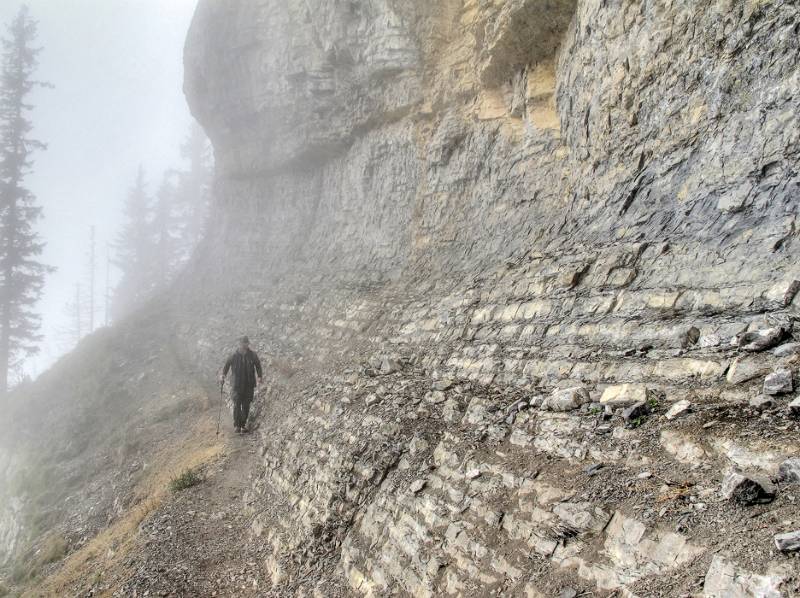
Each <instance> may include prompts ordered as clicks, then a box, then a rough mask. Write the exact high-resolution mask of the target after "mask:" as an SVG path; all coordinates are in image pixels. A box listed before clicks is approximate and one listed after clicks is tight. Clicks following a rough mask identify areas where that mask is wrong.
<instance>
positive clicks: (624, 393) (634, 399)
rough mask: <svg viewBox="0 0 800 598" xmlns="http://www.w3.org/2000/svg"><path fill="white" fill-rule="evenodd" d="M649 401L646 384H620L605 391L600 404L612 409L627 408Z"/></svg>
mask: <svg viewBox="0 0 800 598" xmlns="http://www.w3.org/2000/svg"><path fill="white" fill-rule="evenodd" d="M646 401H647V387H646V386H645V385H644V384H618V385H616V386H609V387H608V388H606V389H605V390H604V391H603V395H602V396H601V397H600V403H602V404H603V405H611V406H612V407H626V406H629V405H633V404H635V403H641V402H646Z"/></svg>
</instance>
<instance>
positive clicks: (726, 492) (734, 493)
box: [720, 471, 775, 505]
mask: <svg viewBox="0 0 800 598" xmlns="http://www.w3.org/2000/svg"><path fill="white" fill-rule="evenodd" d="M720 493H721V494H722V498H723V499H725V500H731V501H734V502H738V503H740V504H743V505H753V504H761V503H768V502H771V501H772V500H773V499H774V498H775V487H774V486H773V485H772V483H771V482H769V480H766V479H762V478H761V477H758V476H753V475H749V474H747V475H746V474H743V473H740V472H738V471H731V472H729V473H728V475H726V476H725V479H724V480H723V481H722V489H721V491H720Z"/></svg>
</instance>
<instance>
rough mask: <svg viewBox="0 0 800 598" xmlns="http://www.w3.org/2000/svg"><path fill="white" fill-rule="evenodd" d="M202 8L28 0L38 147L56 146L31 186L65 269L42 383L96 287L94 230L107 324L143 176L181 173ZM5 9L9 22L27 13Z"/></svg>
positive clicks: (48, 330) (11, 0) (171, 0)
mask: <svg viewBox="0 0 800 598" xmlns="http://www.w3.org/2000/svg"><path fill="white" fill-rule="evenodd" d="M196 2H197V0H28V2H27V4H28V6H29V7H30V10H31V14H32V16H33V17H34V18H35V19H36V20H38V21H39V45H40V46H42V47H43V51H42V53H41V55H40V69H39V78H40V79H42V80H45V81H48V82H50V83H52V84H53V85H54V86H55V88H54V89H44V90H40V91H37V93H36V96H35V98H34V103H35V104H36V109H35V111H34V114H33V121H34V125H35V127H36V128H35V136H36V137H37V138H38V139H40V140H41V141H44V142H45V143H47V144H48V145H49V148H48V150H47V151H46V152H42V153H40V154H38V155H37V156H36V165H35V173H34V174H33V175H32V176H31V177H30V179H29V181H28V183H29V186H30V187H31V188H32V189H33V191H34V192H35V193H36V194H37V196H38V200H39V203H40V204H41V205H42V206H43V208H44V219H43V220H42V221H41V222H40V224H39V231H40V232H41V234H42V236H43V238H44V240H45V241H46V242H47V248H46V250H45V255H44V260H43V261H45V262H46V263H48V264H50V265H53V266H56V267H57V268H58V271H57V272H56V273H55V274H52V275H51V276H50V277H49V278H48V281H47V285H46V287H45V294H44V298H43V300H42V303H41V311H42V313H43V315H44V320H43V326H42V333H43V334H44V335H45V341H44V344H43V346H42V353H41V355H40V356H38V357H36V358H33V359H32V360H31V362H30V363H29V364H28V367H27V368H26V369H27V370H28V371H29V372H31V373H34V374H38V373H40V372H41V371H42V369H43V368H45V367H47V366H48V365H49V364H51V363H52V362H53V360H54V359H55V358H56V357H57V356H58V354H59V352H60V350H61V345H62V343H61V342H60V339H59V335H58V330H60V329H62V328H63V327H64V325H65V321H66V316H65V315H64V305H65V304H66V303H67V302H69V301H70V300H72V298H73V297H74V294H75V283H76V282H77V281H79V280H81V281H82V284H84V285H85V281H86V279H87V277H88V265H87V258H86V255H87V253H88V237H89V227H90V226H91V225H96V227H97V249H98V262H99V263H98V266H99V267H98V271H97V276H98V283H99V284H98V287H99V288H98V289H97V297H96V300H95V301H96V303H97V304H98V305H99V308H100V309H99V311H98V313H97V315H96V317H95V321H96V322H99V323H102V321H103V313H102V307H103V293H104V288H103V285H104V281H105V257H106V249H105V247H106V242H107V241H110V240H112V239H113V238H114V237H115V235H116V232H117V229H118V227H119V224H120V213H121V207H122V203H123V201H124V198H125V195H126V192H127V189H128V187H129V186H130V185H131V183H132V181H133V178H134V175H135V173H136V169H137V167H138V165H139V164H140V163H141V164H143V165H144V167H145V169H146V171H147V174H148V178H149V179H150V181H151V184H150V189H151V190H153V189H154V188H155V187H156V185H157V184H158V181H157V178H158V177H159V176H160V173H161V172H162V171H163V170H164V169H166V168H168V167H173V166H178V165H179V164H180V157H179V156H180V154H179V151H180V145H181V143H182V141H183V138H184V137H185V135H186V134H187V132H188V130H189V124H190V122H191V116H190V114H189V111H188V108H187V106H186V101H185V99H184V97H183V92H182V90H181V88H182V82H183V60H182V53H183V43H184V39H185V37H186V31H187V29H188V27H189V23H190V21H191V17H192V14H193V12H194V7H195V5H196ZM19 6H20V2H18V1H16V0H0V22H2V25H3V33H5V28H6V24H7V23H8V22H9V21H10V20H11V18H13V16H14V15H15V14H16V12H17V10H18V9H19Z"/></svg>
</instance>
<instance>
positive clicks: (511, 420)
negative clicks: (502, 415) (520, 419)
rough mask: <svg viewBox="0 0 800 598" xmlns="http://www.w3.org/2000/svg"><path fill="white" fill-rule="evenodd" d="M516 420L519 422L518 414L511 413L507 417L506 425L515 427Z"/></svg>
mask: <svg viewBox="0 0 800 598" xmlns="http://www.w3.org/2000/svg"><path fill="white" fill-rule="evenodd" d="M516 420H517V414H516V413H509V414H508V415H507V416H506V423H507V424H508V425H509V426H513V425H514V422H515V421H516Z"/></svg>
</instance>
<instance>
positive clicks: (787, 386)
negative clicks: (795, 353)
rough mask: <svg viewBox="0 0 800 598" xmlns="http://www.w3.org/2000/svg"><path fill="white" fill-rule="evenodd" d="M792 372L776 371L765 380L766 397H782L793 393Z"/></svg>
mask: <svg viewBox="0 0 800 598" xmlns="http://www.w3.org/2000/svg"><path fill="white" fill-rule="evenodd" d="M792 390H793V386H792V371H791V370H789V369H786V368H781V369H778V370H775V371H774V372H773V373H771V374H770V375H769V376H767V377H766V378H765V379H764V394H765V395H782V394H786V393H789V392H792Z"/></svg>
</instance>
